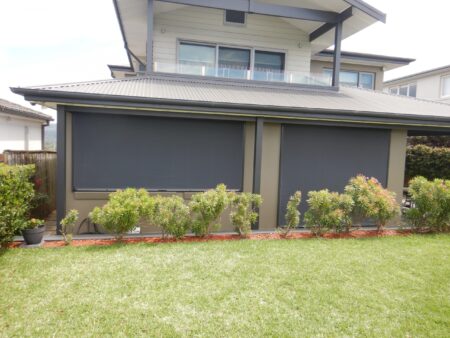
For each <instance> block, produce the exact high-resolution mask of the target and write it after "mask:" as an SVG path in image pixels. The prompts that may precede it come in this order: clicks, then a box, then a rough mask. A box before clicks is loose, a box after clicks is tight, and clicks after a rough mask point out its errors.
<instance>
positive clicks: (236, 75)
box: [153, 62, 331, 87]
mask: <svg viewBox="0 0 450 338" xmlns="http://www.w3.org/2000/svg"><path fill="white" fill-rule="evenodd" d="M153 71H154V72H155V73H169V74H182V75H194V76H200V77H214V78H222V79H234V80H248V81H260V82H272V83H274V84H275V83H289V84H296V85H305V86H314V87H330V86H331V77H330V76H329V74H321V73H310V72H295V71H278V70H270V69H254V70H249V69H243V68H239V67H226V68H225V67H219V66H209V65H204V64H203V65H199V64H186V63H183V64H182V63H177V64H175V63H163V62H154V63H153Z"/></svg>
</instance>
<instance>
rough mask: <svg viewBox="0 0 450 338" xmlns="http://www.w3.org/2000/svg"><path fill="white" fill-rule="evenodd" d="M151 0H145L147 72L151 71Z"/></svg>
mask: <svg viewBox="0 0 450 338" xmlns="http://www.w3.org/2000/svg"><path fill="white" fill-rule="evenodd" d="M153 4H154V2H153V0H147V59H146V71H147V74H150V73H152V72H153V15H154V14H153Z"/></svg>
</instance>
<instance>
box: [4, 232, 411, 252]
mask: <svg viewBox="0 0 450 338" xmlns="http://www.w3.org/2000/svg"><path fill="white" fill-rule="evenodd" d="M411 233H412V232H411V230H409V229H404V230H400V229H390V230H383V231H378V230H364V229H363V230H353V231H351V232H348V233H326V234H323V235H322V236H319V237H318V236H315V235H314V234H312V233H311V232H304V231H301V232H299V231H294V232H291V233H290V234H289V235H288V236H283V234H281V233H279V232H260V233H258V232H255V233H252V234H249V235H248V236H246V237H242V236H240V235H238V234H221V233H216V234H211V235H208V236H206V237H197V236H190V235H189V236H186V237H184V238H182V239H175V238H163V237H159V236H139V237H124V238H122V239H121V240H117V239H114V238H99V239H96V238H95V237H94V236H86V238H78V239H74V240H73V241H72V242H71V245H73V246H105V245H113V244H117V243H122V244H137V243H155V244H157V243H161V244H163V243H189V242H210V241H236V240H297V239H312V238H323V239H350V238H354V239H358V238H372V237H390V236H408V235H410V234H411ZM21 244H22V242H21V241H16V242H13V243H12V244H11V245H10V247H11V248H17V247H19V246H20V245H21ZM66 245H67V244H66V242H65V241H64V240H62V239H61V240H50V241H44V242H43V243H42V247H44V248H55V247H63V246H66Z"/></svg>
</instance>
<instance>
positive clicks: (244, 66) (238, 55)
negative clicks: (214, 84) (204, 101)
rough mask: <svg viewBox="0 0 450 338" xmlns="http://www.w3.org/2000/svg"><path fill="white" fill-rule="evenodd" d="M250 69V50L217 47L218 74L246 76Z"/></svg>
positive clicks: (236, 76)
mask: <svg viewBox="0 0 450 338" xmlns="http://www.w3.org/2000/svg"><path fill="white" fill-rule="evenodd" d="M249 69H250V50H248V49H239V48H228V47H219V74H220V76H224V77H231V78H246V77H247V70H249Z"/></svg>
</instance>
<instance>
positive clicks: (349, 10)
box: [309, 7, 353, 42]
mask: <svg viewBox="0 0 450 338" xmlns="http://www.w3.org/2000/svg"><path fill="white" fill-rule="evenodd" d="M352 15H353V7H349V8H347V9H346V10H345V11H343V12H342V13H340V14H339V21H340V22H344V21H345V20H347V19H348V18H350V17H352ZM334 26H335V25H334V24H333V23H329V22H328V23H326V24H323V25H322V26H320V27H319V28H317V29H316V30H315V31H314V32H312V33H311V34H309V41H310V42H312V41H314V40H316V39H317V38H319V37H321V36H322V35H324V34H325V33H327V32H329V31H330V30H332V29H333V28H334Z"/></svg>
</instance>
